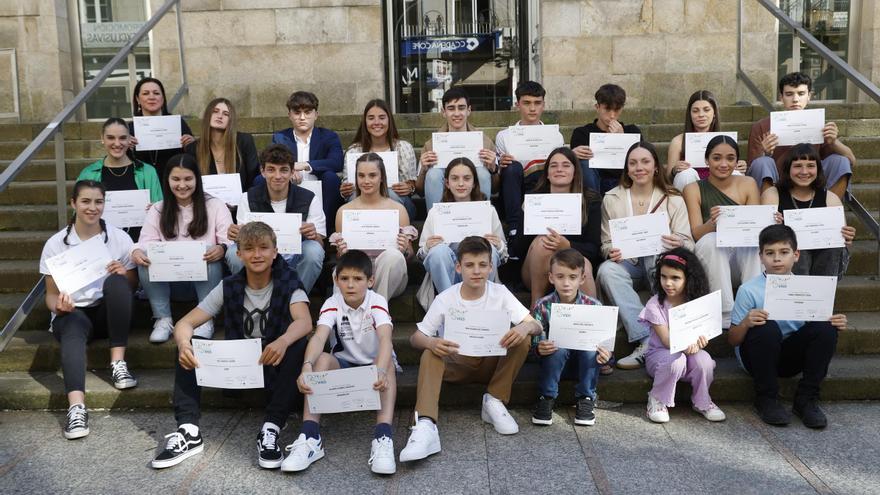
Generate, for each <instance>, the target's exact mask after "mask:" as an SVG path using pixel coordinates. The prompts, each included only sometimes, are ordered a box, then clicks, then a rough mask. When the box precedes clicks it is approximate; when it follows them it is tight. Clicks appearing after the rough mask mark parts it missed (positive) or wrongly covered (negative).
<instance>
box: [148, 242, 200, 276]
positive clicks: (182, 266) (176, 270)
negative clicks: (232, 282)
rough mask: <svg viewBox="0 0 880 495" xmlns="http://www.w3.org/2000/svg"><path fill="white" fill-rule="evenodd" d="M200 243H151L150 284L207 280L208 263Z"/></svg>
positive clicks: (149, 251) (149, 252)
mask: <svg viewBox="0 0 880 495" xmlns="http://www.w3.org/2000/svg"><path fill="white" fill-rule="evenodd" d="M204 256H205V243H204V242H202V241H173V242H151V243H149V244H148V245H147V257H148V258H149V259H150V266H149V272H150V282H197V281H202V280H208V262H207V261H205V259H204Z"/></svg>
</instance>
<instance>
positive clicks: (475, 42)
mask: <svg viewBox="0 0 880 495" xmlns="http://www.w3.org/2000/svg"><path fill="white" fill-rule="evenodd" d="M496 34H500V33H491V34H477V35H473V36H468V37H460V38H450V37H431V36H428V37H418V38H409V39H404V40H402V41H401V42H400V54H401V55H402V56H404V57H408V56H411V55H425V54H428V53H468V52H472V51H474V50H476V49H477V48H479V47H480V46H482V45H483V44H485V43H487V42H492V41H494V40H495V37H496Z"/></svg>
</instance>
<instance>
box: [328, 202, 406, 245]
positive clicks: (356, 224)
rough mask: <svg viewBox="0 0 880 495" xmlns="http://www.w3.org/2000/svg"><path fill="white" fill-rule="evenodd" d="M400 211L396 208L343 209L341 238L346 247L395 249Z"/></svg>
mask: <svg viewBox="0 0 880 495" xmlns="http://www.w3.org/2000/svg"><path fill="white" fill-rule="evenodd" d="M399 231H400V212H399V211H397V210H343V212H342V238H343V239H345V244H346V246H348V249H361V250H375V249H380V250H385V249H397V233H398V232H399Z"/></svg>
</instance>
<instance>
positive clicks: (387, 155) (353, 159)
mask: <svg viewBox="0 0 880 495" xmlns="http://www.w3.org/2000/svg"><path fill="white" fill-rule="evenodd" d="M376 154H377V155H379V156H380V157H381V158H382V163H383V164H384V165H385V178H386V179H387V180H386V181H385V183H386V184H387V185H388V187H391V186H393V185H394V184H397V183H398V182H400V179H399V178H398V177H399V174H400V169H398V168H397V152H396V151H380V152H378V153H376ZM363 155H366V153H361V152H354V151H349V152H348V153H346V154H345V173H346V175H345V178H346V180H347V181H348V182H351V183H352V184H354V183H355V180H356V177H355V173H354V170H355V165H356V164H357V159H358V158H360V157H361V156H363Z"/></svg>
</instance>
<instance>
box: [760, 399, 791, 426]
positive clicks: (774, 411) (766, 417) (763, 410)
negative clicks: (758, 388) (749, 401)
mask: <svg viewBox="0 0 880 495" xmlns="http://www.w3.org/2000/svg"><path fill="white" fill-rule="evenodd" d="M755 409H756V410H757V411H758V416H760V417H761V421H763V422H765V423H767V424H768V425H773V426H785V425H787V424H788V423H790V422H791V416H790V415H789V414H788V411H786V410H785V408H784V407H782V404H780V403H779V401H778V400H777V399H776V398H775V397H774V398H768V397H759V398H758V399H756V400H755Z"/></svg>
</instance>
